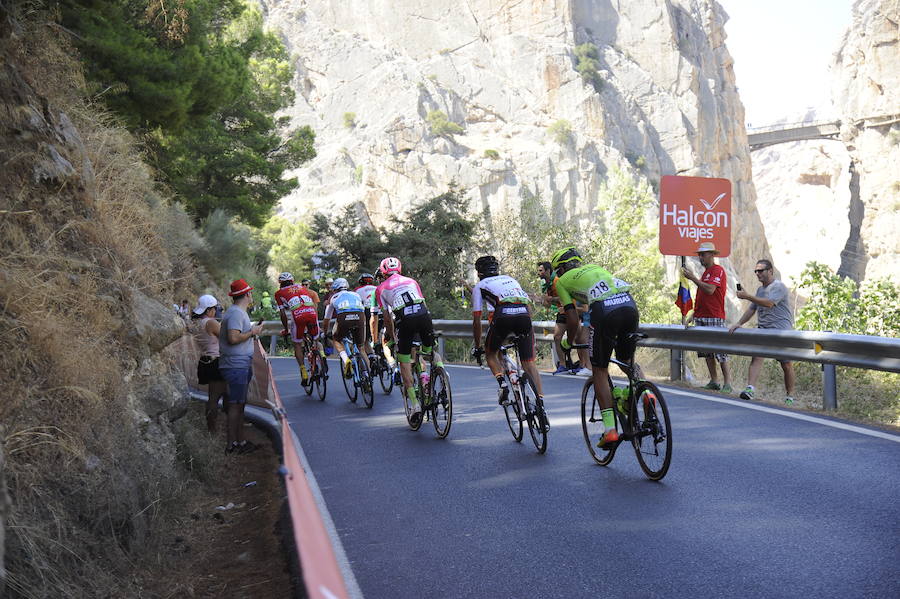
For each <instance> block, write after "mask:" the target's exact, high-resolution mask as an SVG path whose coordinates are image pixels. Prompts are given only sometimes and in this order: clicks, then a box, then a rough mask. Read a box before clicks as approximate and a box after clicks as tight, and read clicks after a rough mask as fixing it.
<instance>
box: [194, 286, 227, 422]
mask: <svg viewBox="0 0 900 599" xmlns="http://www.w3.org/2000/svg"><path fill="white" fill-rule="evenodd" d="M218 305H219V301H218V300H217V299H216V298H214V297H213V296H211V295H201V296H200V298H199V299H198V300H197V307H196V308H194V310H193V314H192V315H191V320H192V323H191V324H192V326H191V332H192V333H193V335H194V339H196V340H197V345H199V346H200V361H199V362H197V382H198V383H200V384H201V385H207V387H208V395H207V400H206V428H207V429H208V430H209V432H211V433H214V432H215V431H216V420H217V418H218V409H217V408H218V405H219V398H220V397H221V398H222V407H227V406H228V402H227V401H226V399H225V397H226V395H227V393H226V392H227V390H228V387H227V386H226V384H225V379H223V378H222V373H221V372H219V329H220V328H221V327H220V326H219V323H218V322H217V321H216V319H215V312H216V306H218Z"/></svg>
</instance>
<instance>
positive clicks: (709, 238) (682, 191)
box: [659, 175, 731, 257]
mask: <svg viewBox="0 0 900 599" xmlns="http://www.w3.org/2000/svg"><path fill="white" fill-rule="evenodd" d="M701 243H713V244H715V247H716V249H717V250H719V251H720V252H721V254H719V255H720V256H722V257H725V256H728V255H729V254H731V181H729V180H728V179H709V178H706V177H678V176H675V175H666V176H664V177H663V178H662V182H661V183H660V186H659V251H660V252H661V253H662V254H664V255H667V256H693V255H694V254H696V253H697V248H699V247H700V244H701Z"/></svg>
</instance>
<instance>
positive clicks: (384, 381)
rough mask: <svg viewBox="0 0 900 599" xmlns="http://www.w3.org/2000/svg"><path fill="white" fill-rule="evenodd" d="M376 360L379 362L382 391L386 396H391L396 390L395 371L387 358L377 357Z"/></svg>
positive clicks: (379, 379) (379, 380) (379, 378)
mask: <svg viewBox="0 0 900 599" xmlns="http://www.w3.org/2000/svg"><path fill="white" fill-rule="evenodd" d="M375 360H377V361H378V382H379V383H381V390H382V391H384V394H385V395H390V394H391V391H392V390H393V389H394V371H393V370H392V369H391V366H390V364H388V362H387V358H385V357H383V356H376V358H375Z"/></svg>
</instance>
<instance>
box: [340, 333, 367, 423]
mask: <svg viewBox="0 0 900 599" xmlns="http://www.w3.org/2000/svg"><path fill="white" fill-rule="evenodd" d="M341 343H343V344H344V349H345V350H346V352H347V357H348V358H349V359H350V377H347V376H346V374H345V373H344V372H343V364H341V381H343V383H344V391H346V392H347V397H349V398H350V403H356V399H357V396H358V394H359V391H360V390H361V391H362V396H363V403H364V404H365V405H366V407H367V408H369V409H370V410H371V409H372V406H373V405H374V404H375V389H374V388H373V387H372V377H371V376H370V374H369V369H368V368H366V363H365V361H364V360H363V357H362V354H361V353H359V347H357V346H356V343H354V342H353V339H351V338H350V336H349V335H348V336H347V337H344V339H343V340H342V341H341ZM351 387H352V389H353V392H352V393H351V392H350V389H351Z"/></svg>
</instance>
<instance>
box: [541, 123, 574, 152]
mask: <svg viewBox="0 0 900 599" xmlns="http://www.w3.org/2000/svg"><path fill="white" fill-rule="evenodd" d="M547 134H548V135H550V137H552V138H553V141H555V142H556V143H558V144H559V145H561V146H564V145H566V144H568V143H569V142H571V141H572V123H570V122H569V121H567V120H565V119H560V120H558V121H554V122H553V123H552V124H551V125H550V126H549V127H547Z"/></svg>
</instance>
